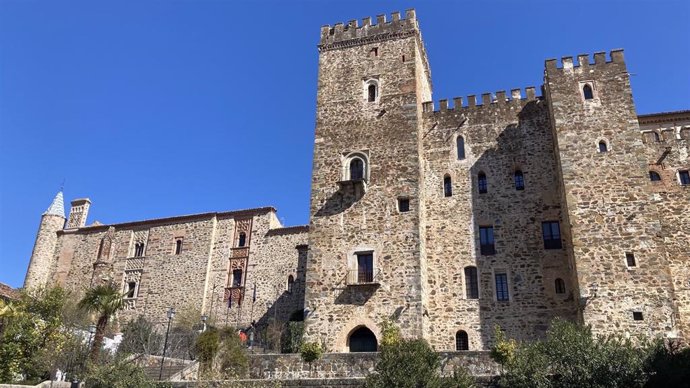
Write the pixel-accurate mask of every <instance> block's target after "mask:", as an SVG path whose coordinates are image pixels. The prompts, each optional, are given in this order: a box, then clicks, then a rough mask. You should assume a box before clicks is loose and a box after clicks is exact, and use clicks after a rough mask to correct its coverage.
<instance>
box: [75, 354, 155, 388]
mask: <svg viewBox="0 0 690 388" xmlns="http://www.w3.org/2000/svg"><path fill="white" fill-rule="evenodd" d="M85 385H86V388H134V387H136V388H155V387H156V384H155V383H154V382H153V381H151V380H150V379H149V378H148V377H147V376H146V374H145V373H144V371H143V370H142V369H141V367H139V366H137V365H135V364H134V363H133V362H131V361H127V360H125V359H119V360H116V361H115V362H113V363H111V364H106V365H92V366H90V367H89V371H88V373H87V375H86V384H85Z"/></svg>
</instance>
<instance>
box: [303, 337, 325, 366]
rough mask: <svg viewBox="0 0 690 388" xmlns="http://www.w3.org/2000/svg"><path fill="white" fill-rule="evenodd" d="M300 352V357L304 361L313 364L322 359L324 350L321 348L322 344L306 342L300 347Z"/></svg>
mask: <svg viewBox="0 0 690 388" xmlns="http://www.w3.org/2000/svg"><path fill="white" fill-rule="evenodd" d="M299 352H300V356H302V360H304V362H308V363H309V364H311V363H312V362H314V361H316V360H318V359H319V358H321V355H322V354H323V349H322V348H321V344H319V343H317V342H305V343H303V344H302V346H300V348H299Z"/></svg>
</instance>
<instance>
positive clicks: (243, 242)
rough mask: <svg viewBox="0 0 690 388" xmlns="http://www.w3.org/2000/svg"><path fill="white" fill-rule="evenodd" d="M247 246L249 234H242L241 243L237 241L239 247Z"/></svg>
mask: <svg viewBox="0 0 690 388" xmlns="http://www.w3.org/2000/svg"><path fill="white" fill-rule="evenodd" d="M246 244H247V234H246V233H244V232H240V237H239V241H237V246H238V247H243V246H245V245H246Z"/></svg>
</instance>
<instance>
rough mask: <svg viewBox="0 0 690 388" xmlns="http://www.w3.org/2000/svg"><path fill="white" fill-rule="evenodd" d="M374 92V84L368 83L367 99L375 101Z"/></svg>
mask: <svg viewBox="0 0 690 388" xmlns="http://www.w3.org/2000/svg"><path fill="white" fill-rule="evenodd" d="M376 94H377V93H376V84H369V86H367V101H369V102H374V101H376Z"/></svg>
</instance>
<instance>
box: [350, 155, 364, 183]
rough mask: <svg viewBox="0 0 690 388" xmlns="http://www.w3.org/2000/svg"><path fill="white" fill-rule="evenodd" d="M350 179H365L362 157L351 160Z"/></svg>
mask: <svg viewBox="0 0 690 388" xmlns="http://www.w3.org/2000/svg"><path fill="white" fill-rule="evenodd" d="M350 180H351V181H361V180H364V161H362V159H360V158H353V159H352V160H351V161H350Z"/></svg>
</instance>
